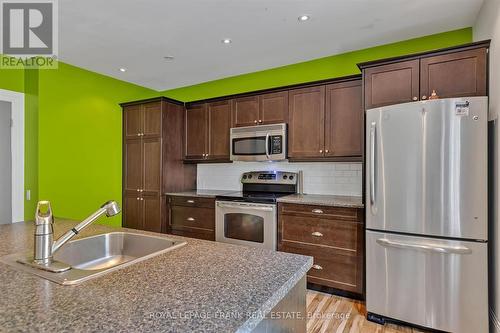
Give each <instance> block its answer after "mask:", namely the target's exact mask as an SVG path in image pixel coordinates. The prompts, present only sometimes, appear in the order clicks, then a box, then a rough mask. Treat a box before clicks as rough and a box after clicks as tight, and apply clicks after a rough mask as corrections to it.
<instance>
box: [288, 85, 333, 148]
mask: <svg viewBox="0 0 500 333" xmlns="http://www.w3.org/2000/svg"><path fill="white" fill-rule="evenodd" d="M288 116H289V125H288V128H289V131H288V134H289V137H288V149H289V150H288V156H289V157H292V158H311V157H322V156H323V149H324V139H325V136H324V132H325V126H324V125H325V124H324V121H325V86H318V87H311V88H304V89H296V90H290V92H289V114H288Z"/></svg>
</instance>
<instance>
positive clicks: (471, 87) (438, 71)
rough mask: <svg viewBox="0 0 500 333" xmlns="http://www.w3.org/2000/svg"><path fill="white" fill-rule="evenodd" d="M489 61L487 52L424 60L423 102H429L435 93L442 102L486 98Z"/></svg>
mask: <svg viewBox="0 0 500 333" xmlns="http://www.w3.org/2000/svg"><path fill="white" fill-rule="evenodd" d="M486 57H487V54H486V48H481V49H475V50H468V51H462V52H456V53H450V54H445V55H439V56H435V57H428V58H423V59H422V60H421V61H420V72H421V74H420V94H421V99H427V98H428V97H429V95H430V94H432V90H436V93H437V95H438V96H439V97H440V98H447V97H462V96H484V95H486V80H487V79H486V72H487V68H486V67H487V62H486Z"/></svg>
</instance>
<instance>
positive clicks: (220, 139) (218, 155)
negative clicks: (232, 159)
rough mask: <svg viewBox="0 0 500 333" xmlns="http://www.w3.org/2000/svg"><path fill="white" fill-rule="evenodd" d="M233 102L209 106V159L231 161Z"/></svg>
mask: <svg viewBox="0 0 500 333" xmlns="http://www.w3.org/2000/svg"><path fill="white" fill-rule="evenodd" d="M231 107H232V100H227V101H222V102H214V103H209V104H208V151H207V154H208V159H209V160H224V159H226V160H229V129H230V128H231V116H232V115H231V113H232V112H231Z"/></svg>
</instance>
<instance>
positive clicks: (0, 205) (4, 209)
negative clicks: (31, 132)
mask: <svg viewBox="0 0 500 333" xmlns="http://www.w3.org/2000/svg"><path fill="white" fill-rule="evenodd" d="M11 110H12V105H11V103H9V102H4V101H0V188H1V189H2V191H1V192H0V224H6V223H11V222H12V150H11V130H10V119H11V117H12V112H11Z"/></svg>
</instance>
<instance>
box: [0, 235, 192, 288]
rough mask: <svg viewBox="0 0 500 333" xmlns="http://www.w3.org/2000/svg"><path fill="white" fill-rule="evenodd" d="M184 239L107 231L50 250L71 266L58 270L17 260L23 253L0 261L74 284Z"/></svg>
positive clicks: (8, 256)
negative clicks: (55, 271)
mask: <svg viewBox="0 0 500 333" xmlns="http://www.w3.org/2000/svg"><path fill="white" fill-rule="evenodd" d="M185 244H186V242H184V241H179V240H173V239H169V238H164V237H157V236H151V235H144V234H136V233H130V232H110V233H106V234H101V235H97V236H91V237H87V238H82V239H79V240H74V241H70V242H68V243H67V244H65V245H64V246H63V247H61V249H59V250H58V251H57V252H56V253H55V254H54V260H56V261H59V262H62V263H64V264H67V265H69V266H71V268H70V269H69V270H67V271H64V272H60V273H53V272H49V271H46V270H43V269H40V268H37V267H33V266H32V265H26V264H23V263H20V262H19V261H26V257H27V256H26V253H17V254H11V255H7V256H4V257H2V258H0V261H2V262H3V263H6V264H8V265H10V266H13V267H15V268H17V269H19V270H22V271H25V272H29V273H32V274H34V275H37V276H40V277H42V278H45V279H48V280H51V281H54V282H57V283H59V284H64V285H68V284H78V283H81V282H83V281H86V280H89V279H92V278H95V277H98V276H101V275H103V274H106V273H109V272H112V271H115V270H117V269H120V268H123V267H127V266H130V265H132V264H135V263H137V262H140V261H143V260H146V259H149V258H152V257H155V256H158V255H160V254H162V253H165V252H168V251H172V250H174V249H176V248H179V247H181V246H183V245H185Z"/></svg>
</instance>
